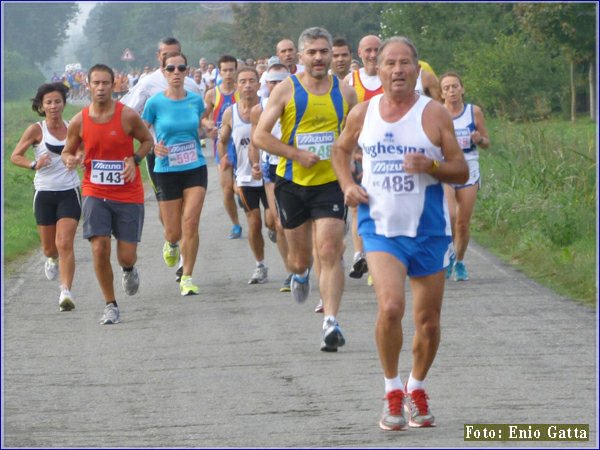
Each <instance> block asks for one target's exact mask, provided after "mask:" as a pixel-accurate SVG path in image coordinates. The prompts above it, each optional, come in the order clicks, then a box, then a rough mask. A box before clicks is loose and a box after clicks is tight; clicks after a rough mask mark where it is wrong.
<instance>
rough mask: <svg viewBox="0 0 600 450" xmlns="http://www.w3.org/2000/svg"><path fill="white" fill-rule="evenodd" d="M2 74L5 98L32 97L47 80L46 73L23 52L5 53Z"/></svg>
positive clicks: (21, 98) (20, 98)
mask: <svg viewBox="0 0 600 450" xmlns="http://www.w3.org/2000/svg"><path fill="white" fill-rule="evenodd" d="M2 76H3V79H4V98H5V100H23V99H26V98H31V97H33V95H34V94H35V92H36V90H37V88H38V87H39V86H40V85H41V84H42V83H44V81H45V78H44V75H43V74H42V72H41V71H40V70H39V69H38V68H37V67H35V66H34V65H33V64H32V63H31V62H29V61H28V60H27V59H26V58H24V57H23V56H22V55H21V54H19V53H16V52H10V51H9V52H6V53H5V54H4V70H3V73H2Z"/></svg>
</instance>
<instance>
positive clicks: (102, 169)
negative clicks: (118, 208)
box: [82, 102, 144, 203]
mask: <svg viewBox="0 0 600 450" xmlns="http://www.w3.org/2000/svg"><path fill="white" fill-rule="evenodd" d="M122 113H123V104H122V103H120V102H116V104H115V113H114V114H113V116H112V118H111V119H110V121H109V122H106V123H96V122H94V121H93V120H92V119H91V118H90V116H89V106H88V107H86V108H84V109H83V110H82V117H83V129H82V139H83V145H84V147H85V159H84V164H85V170H84V174H83V184H82V188H83V195H84V196H89V197H97V198H103V199H109V200H114V201H117V202H123V203H144V186H143V184H142V176H141V173H140V168H139V167H136V168H135V180H133V182H131V183H128V182H125V180H123V170H124V169H125V158H126V157H130V156H133V137H131V136H129V135H127V134H125V132H124V131H123V126H122V125H121V115H122Z"/></svg>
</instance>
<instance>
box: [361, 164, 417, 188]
mask: <svg viewBox="0 0 600 450" xmlns="http://www.w3.org/2000/svg"><path fill="white" fill-rule="evenodd" d="M403 163H404V161H403V160H389V161H374V162H373V163H372V165H371V179H372V182H371V185H372V187H373V188H374V189H377V190H380V191H384V192H386V193H388V194H396V195H401V194H418V193H419V174H408V173H406V172H404V168H403Z"/></svg>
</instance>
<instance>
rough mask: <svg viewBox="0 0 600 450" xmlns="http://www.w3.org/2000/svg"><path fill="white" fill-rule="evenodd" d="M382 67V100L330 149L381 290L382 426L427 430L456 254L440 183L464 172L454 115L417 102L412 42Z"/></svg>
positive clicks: (396, 42)
mask: <svg viewBox="0 0 600 450" xmlns="http://www.w3.org/2000/svg"><path fill="white" fill-rule="evenodd" d="M378 66H379V76H380V77H381V82H382V84H383V89H384V93H383V94H380V95H377V96H375V97H373V98H372V99H371V101H369V102H368V103H362V104H360V105H359V106H358V107H357V108H356V109H355V110H353V111H352V113H351V114H350V115H349V117H348V123H347V126H346V128H345V129H344V131H343V133H342V135H341V136H340V138H339V139H338V140H337V141H336V143H335V145H334V148H333V165H334V168H335V171H336V173H337V175H338V177H339V180H340V185H341V186H342V189H343V191H344V197H345V200H346V203H347V204H349V205H358V206H359V232H360V234H361V236H362V238H363V241H364V245H365V249H366V251H367V259H368V262H369V268H370V272H371V274H372V276H373V279H374V282H375V283H374V284H375V293H376V296H377V303H378V314H377V322H376V326H375V338H376V343H377V349H378V353H379V359H380V361H381V366H382V368H383V374H384V378H385V380H384V381H385V393H386V395H385V400H384V408H383V415H382V417H381V420H380V422H379V426H380V427H381V428H382V429H384V430H403V429H406V427H407V425H409V426H411V427H431V426H435V418H434V416H433V414H432V413H431V410H430V409H429V405H428V402H427V400H428V396H427V394H426V392H425V385H424V380H425V377H426V375H427V372H428V370H429V368H430V367H431V365H432V363H433V360H434V358H435V355H436V352H437V348H438V346H439V342H440V313H441V308H442V297H443V294H444V267H445V266H447V265H448V260H449V254H450V244H451V230H450V218H449V217H448V212H447V205H446V201H445V199H444V190H443V188H442V182H451V183H464V182H465V181H466V179H467V178H468V167H467V164H466V162H465V160H464V157H463V155H462V152H461V151H460V148H459V146H458V143H457V142H456V137H455V136H454V130H453V127H452V119H451V117H450V114H448V112H447V111H446V110H445V109H444V108H443V106H442V105H441V104H439V103H438V102H435V101H432V100H431V99H430V98H428V97H425V96H419V95H418V94H416V93H415V84H416V80H417V76H418V70H419V64H418V56H417V50H416V48H415V47H414V45H413V44H412V42H411V41H410V40H408V39H407V38H405V37H393V38H390V39H388V40H386V41H385V42H383V44H382V45H381V48H380V50H379V56H378ZM356 145H360V146H361V147H362V149H363V165H364V176H363V181H362V185H360V186H359V185H358V184H356V183H355V182H354V180H353V179H352V175H351V173H350V158H351V155H352V151H353V150H354V148H355V147H356ZM407 275H408V276H409V277H410V287H411V291H412V305H413V319H414V328H415V334H414V338H413V363H412V371H411V373H410V376H409V378H408V382H407V384H406V386H405V385H403V383H402V381H401V379H400V376H399V375H398V364H399V359H400V350H401V349H402V341H403V332H402V317H403V315H404V310H405V303H406V300H405V282H406V277H407ZM405 409H406V412H407V416H408V420H407V418H406V417H405V411H404V410H405Z"/></svg>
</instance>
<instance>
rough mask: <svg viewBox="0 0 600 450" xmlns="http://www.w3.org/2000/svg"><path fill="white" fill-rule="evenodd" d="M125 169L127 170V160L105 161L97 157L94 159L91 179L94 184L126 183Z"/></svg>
mask: <svg viewBox="0 0 600 450" xmlns="http://www.w3.org/2000/svg"><path fill="white" fill-rule="evenodd" d="M123 170H125V161H103V160H97V159H95V160H92V172H91V174H90V181H91V182H92V183H94V184H108V185H120V184H125V180H123Z"/></svg>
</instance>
